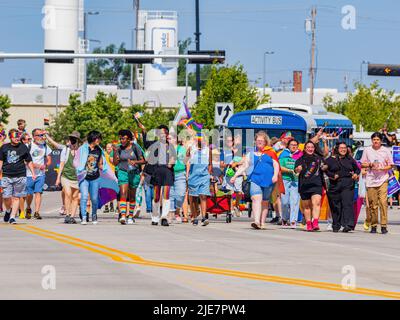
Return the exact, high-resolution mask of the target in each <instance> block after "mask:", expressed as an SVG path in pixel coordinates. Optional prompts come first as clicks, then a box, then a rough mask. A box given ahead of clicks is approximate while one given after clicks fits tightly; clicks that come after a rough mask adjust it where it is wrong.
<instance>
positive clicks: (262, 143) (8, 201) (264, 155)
mask: <svg viewBox="0 0 400 320" xmlns="http://www.w3.org/2000/svg"><path fill="white" fill-rule="evenodd" d="M136 120H137V122H138V126H139V128H140V129H141V132H140V133H138V132H132V131H131V130H129V129H126V130H120V131H119V132H118V136H119V141H115V142H113V143H112V144H111V143H110V144H107V145H106V146H104V147H105V148H104V149H103V148H102V147H101V145H102V134H101V133H100V132H98V131H91V132H90V133H89V134H88V135H87V137H81V135H80V133H79V132H77V131H74V132H71V133H70V134H69V135H68V137H67V138H66V141H64V142H57V141H54V140H53V139H52V138H51V137H50V135H49V133H48V132H47V131H46V130H43V129H40V128H37V129H34V130H33V131H32V133H31V134H30V133H28V132H26V130H25V127H26V123H25V121H24V120H19V121H18V128H17V129H11V130H10V131H9V132H8V134H6V132H5V131H4V130H2V131H1V132H0V144H1V148H0V170H1V174H2V177H1V187H2V190H1V197H2V198H1V199H0V206H2V208H3V206H4V211H5V213H4V221H5V222H8V223H11V224H16V223H17V218H19V219H31V218H34V219H42V216H41V214H40V211H41V203H42V193H43V189H44V184H45V175H46V169H47V168H48V167H49V166H50V164H51V161H52V157H51V153H52V149H59V150H61V157H60V163H59V169H58V170H57V179H56V185H58V186H62V202H63V209H62V214H63V215H65V219H64V222H65V223H66V224H76V223H77V220H78V216H79V220H78V221H79V222H80V223H81V224H83V225H85V224H87V223H89V221H90V220H91V222H92V223H93V224H97V223H98V217H97V212H98V210H99V209H100V208H104V212H116V213H118V222H119V223H121V224H123V225H125V224H134V223H135V218H137V217H138V216H139V215H140V212H141V208H142V207H143V206H144V205H145V207H146V210H147V212H148V214H149V215H150V216H151V224H152V225H159V224H160V225H162V226H168V225H169V224H170V223H171V222H172V221H175V222H178V223H189V222H190V223H192V224H193V225H198V224H199V222H200V223H201V225H202V226H206V225H208V224H209V219H208V216H209V212H208V200H209V199H210V197H211V198H212V197H217V196H218V194H221V193H223V194H229V195H230V198H229V199H231V201H232V203H231V205H230V206H229V210H230V211H231V212H229V213H228V214H232V215H234V216H240V215H241V212H242V211H243V210H247V211H251V216H252V218H253V220H254V222H253V223H252V224H251V226H252V228H254V229H265V228H266V221H267V215H268V213H269V212H270V208H271V207H272V208H273V210H274V211H275V217H274V218H273V219H272V221H271V222H272V223H279V224H281V225H282V226H284V227H286V228H293V229H296V228H298V227H299V224H302V225H303V227H304V228H305V230H307V231H318V230H319V229H320V226H319V219H320V214H321V205H322V200H323V198H324V197H327V199H328V202H329V208H330V210H329V211H330V214H329V215H330V217H328V219H329V220H330V221H331V224H328V228H329V229H330V230H332V231H333V232H338V231H340V230H342V231H343V232H351V231H353V230H354V229H355V226H356V224H357V220H358V214H359V211H360V206H357V205H356V203H357V201H358V203H360V201H361V203H364V202H365V204H366V212H367V214H366V220H365V222H364V229H365V230H366V231H370V232H371V233H376V232H377V226H378V224H379V220H380V226H381V228H380V231H381V233H383V234H384V233H387V232H388V230H387V220H388V219H387V209H388V204H387V199H388V193H387V190H388V179H389V173H390V171H391V170H392V168H393V166H394V164H393V160H392V155H391V152H390V150H389V149H388V148H386V147H385V146H384V145H383V144H382V143H384V142H386V143H387V144H388V142H390V143H393V140H394V138H393V137H392V136H389V135H388V134H387V132H385V133H380V132H376V133H374V134H373V135H372V137H371V139H372V146H371V147H368V148H365V150H364V153H363V156H362V159H361V161H360V162H356V161H355V160H354V158H353V157H352V149H351V147H349V146H348V145H346V143H344V142H336V144H334V146H333V148H330V147H329V145H328V141H329V138H330V137H328V136H327V135H326V133H324V130H323V129H321V130H319V131H318V132H316V134H315V135H314V137H312V138H311V139H310V140H309V141H307V142H306V143H304V144H303V143H300V142H299V141H297V140H296V139H295V138H294V137H293V136H292V135H291V133H290V132H286V133H284V134H283V135H282V136H280V137H273V138H271V139H270V137H269V136H268V134H267V132H265V131H259V132H257V133H256V134H255V137H254V141H252V142H251V145H252V147H251V148H244V147H243V145H242V136H241V135H239V134H231V133H228V134H225V137H224V139H225V141H224V144H223V147H220V146H217V145H215V144H212V143H211V142H210V141H209V139H208V138H207V137H206V136H205V135H204V134H201V133H198V132H195V131H192V132H191V133H190V134H189V135H188V136H187V137H186V138H181V135H177V134H176V133H175V132H170V130H169V128H168V127H167V126H165V125H161V126H159V127H158V128H157V129H156V136H157V139H156V140H149V138H148V133H147V131H146V128H145V127H144V125H143V124H142V123H141V122H140V120H139V118H137V119H136ZM7 136H8V139H9V141H8V142H7V141H6V140H7ZM139 136H140V139H139ZM139 140H140V141H139ZM385 140H387V141H385ZM245 149H246V150H245ZM355 190H357V192H356V191H355ZM355 192H356V193H355ZM142 194H144V195H145V197H144V201H142ZM364 198H365V200H364ZM115 202H116V203H115ZM142 202H143V203H142ZM245 202H247V205H246V206H245V208H247V209H244V208H243V203H245ZM2 208H1V210H2V211H3V209H2ZM378 208H379V210H380V219H379V212H378V211H379V210H378ZM299 212H301V214H299Z"/></svg>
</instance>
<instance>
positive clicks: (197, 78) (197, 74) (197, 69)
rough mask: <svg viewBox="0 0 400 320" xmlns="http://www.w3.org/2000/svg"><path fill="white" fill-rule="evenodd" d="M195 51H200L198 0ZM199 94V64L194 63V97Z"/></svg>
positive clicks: (197, 5) (198, 6)
mask: <svg viewBox="0 0 400 320" xmlns="http://www.w3.org/2000/svg"><path fill="white" fill-rule="evenodd" d="M194 35H195V39H196V51H200V35H201V33H200V5H199V0H196V33H195V34H194ZM199 96H200V65H199V64H196V97H197V98H198V97H199Z"/></svg>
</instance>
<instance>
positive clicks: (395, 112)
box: [324, 81, 400, 131]
mask: <svg viewBox="0 0 400 320" xmlns="http://www.w3.org/2000/svg"><path fill="white" fill-rule="evenodd" d="M324 105H325V107H326V108H327V110H328V111H331V112H337V113H341V114H344V115H345V116H347V117H348V118H349V119H350V120H351V121H352V122H353V123H354V124H355V125H356V126H357V129H358V130H359V129H360V125H361V126H362V127H363V128H364V130H365V131H376V130H379V129H381V128H382V127H384V126H386V127H387V128H388V130H390V131H392V130H395V129H397V128H398V124H399V120H400V97H395V91H386V90H384V89H383V88H380V87H379V85H378V82H377V81H376V82H374V83H372V84H371V85H370V86H369V87H368V86H366V85H362V84H359V83H358V84H356V90H355V92H354V93H349V94H348V96H347V98H346V99H345V100H343V101H340V102H333V99H332V97H329V96H327V97H325V99H324Z"/></svg>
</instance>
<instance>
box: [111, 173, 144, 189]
mask: <svg viewBox="0 0 400 320" xmlns="http://www.w3.org/2000/svg"><path fill="white" fill-rule="evenodd" d="M117 178H118V185H119V186H120V185H123V184H129V187H130V188H137V187H138V186H139V183H140V175H139V174H137V173H136V172H135V171H130V172H127V171H122V170H118V173H117Z"/></svg>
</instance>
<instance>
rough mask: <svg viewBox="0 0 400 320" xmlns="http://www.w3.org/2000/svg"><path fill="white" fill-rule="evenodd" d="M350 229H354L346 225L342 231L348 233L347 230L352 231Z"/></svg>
mask: <svg viewBox="0 0 400 320" xmlns="http://www.w3.org/2000/svg"><path fill="white" fill-rule="evenodd" d="M350 231H353V229H352V228H350V227H344V228H343V231H342V232H344V233H347V232H350Z"/></svg>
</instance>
